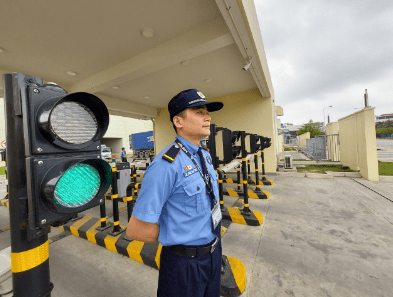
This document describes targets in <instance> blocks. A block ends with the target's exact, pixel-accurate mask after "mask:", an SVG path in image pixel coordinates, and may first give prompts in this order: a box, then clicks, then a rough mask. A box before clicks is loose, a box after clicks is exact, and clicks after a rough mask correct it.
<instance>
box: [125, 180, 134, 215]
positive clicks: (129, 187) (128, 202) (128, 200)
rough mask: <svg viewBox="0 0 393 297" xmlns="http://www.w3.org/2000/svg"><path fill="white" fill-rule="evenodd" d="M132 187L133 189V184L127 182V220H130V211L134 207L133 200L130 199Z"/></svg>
mask: <svg viewBox="0 0 393 297" xmlns="http://www.w3.org/2000/svg"><path fill="white" fill-rule="evenodd" d="M133 189H134V184H132V183H131V184H129V185H128V186H127V189H126V196H127V218H128V220H127V222H128V221H130V219H131V215H132V211H133V209H134V201H133V200H132V196H133V192H134V191H133Z"/></svg>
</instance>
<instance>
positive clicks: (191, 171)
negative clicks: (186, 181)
mask: <svg viewBox="0 0 393 297" xmlns="http://www.w3.org/2000/svg"><path fill="white" fill-rule="evenodd" d="M197 171H198V169H196V168H194V169H191V170H189V171H187V172H184V173H183V175H184V177H188V176H190V175H191V174H194V173H195V172H197Z"/></svg>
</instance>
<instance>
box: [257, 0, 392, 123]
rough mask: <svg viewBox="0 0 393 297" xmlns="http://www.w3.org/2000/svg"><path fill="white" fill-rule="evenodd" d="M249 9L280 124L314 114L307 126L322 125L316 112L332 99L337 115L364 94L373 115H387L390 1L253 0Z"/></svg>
mask: <svg viewBox="0 0 393 297" xmlns="http://www.w3.org/2000/svg"><path fill="white" fill-rule="evenodd" d="M255 5H256V11H257V15H258V19H259V23H260V27H261V32H262V38H263V40H264V45H265V51H266V56H267V60H268V65H269V70H270V72H271V77H272V81H273V87H274V91H275V97H276V104H278V105H281V106H282V107H283V108H284V114H285V116H284V118H283V119H282V121H283V122H286V121H288V122H295V123H294V124H296V123H297V124H300V123H302V122H308V120H310V118H312V117H313V116H314V115H315V117H319V119H317V118H316V119H313V120H314V121H318V120H323V113H322V109H323V107H325V106H328V105H331V104H333V103H331V102H332V100H333V101H334V102H335V105H336V107H335V110H337V111H338V114H342V113H344V110H347V111H346V112H348V110H349V109H348V108H349V106H351V105H352V106H353V107H356V106H359V104H358V102H359V98H360V100H362V98H363V94H364V89H369V93H370V99H371V96H372V97H373V98H374V96H375V95H376V94H378V95H377V96H378V100H375V103H377V104H378V106H377V109H376V114H378V113H380V110H383V112H382V113H384V112H393V108H392V107H389V106H388V103H387V102H389V101H391V98H392V91H391V85H393V84H392V80H393V72H392V71H391V65H392V64H393V55H392V52H393V38H391V32H392V31H393V20H392V18H391V15H392V14H393V2H392V1H366V0H362V1H302V2H299V1H289V0H277V1H258V0H255ZM382 89H383V90H384V92H381V91H380V90H382ZM374 94H375V95H374ZM333 98H334V99H333ZM335 98H340V99H335ZM385 104H386V105H385ZM374 106H375V105H374ZM360 107H362V105H361V106H360ZM389 108H391V110H388V109H389ZM287 115H288V118H287ZM292 115H293V116H292ZM295 115H296V116H295ZM344 115H345V114H344ZM333 118H334V117H333ZM299 121H300V123H299Z"/></svg>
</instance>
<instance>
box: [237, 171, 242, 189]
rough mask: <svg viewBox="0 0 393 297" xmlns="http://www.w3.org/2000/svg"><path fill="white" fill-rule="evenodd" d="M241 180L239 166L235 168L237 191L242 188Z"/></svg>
mask: <svg viewBox="0 0 393 297" xmlns="http://www.w3.org/2000/svg"><path fill="white" fill-rule="evenodd" d="M240 186H241V181H240V167H239V168H238V169H237V190H236V191H237V192H241V191H242V189H241V188H240Z"/></svg>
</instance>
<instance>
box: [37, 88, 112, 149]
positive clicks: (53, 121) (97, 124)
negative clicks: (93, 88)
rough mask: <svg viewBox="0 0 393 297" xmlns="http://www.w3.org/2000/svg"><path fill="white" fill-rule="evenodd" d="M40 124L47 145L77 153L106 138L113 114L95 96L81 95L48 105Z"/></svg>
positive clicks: (56, 99)
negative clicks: (48, 143) (77, 150)
mask: <svg viewBox="0 0 393 297" xmlns="http://www.w3.org/2000/svg"><path fill="white" fill-rule="evenodd" d="M36 121H37V122H36V123H37V128H38V130H39V132H40V133H41V134H42V136H44V138H45V140H46V141H48V142H50V143H52V144H54V145H56V146H59V147H61V148H64V149H71V150H74V149H82V148H85V147H88V146H90V145H92V144H93V143H94V142H96V141H98V140H100V139H101V138H102V137H103V136H104V135H105V133H106V131H107V129H108V126H109V112H108V109H107V108H106V106H105V104H104V102H102V101H101V99H99V98H98V97H96V96H95V95H93V94H89V93H84V92H78V93H72V94H68V95H65V96H60V97H53V98H49V99H47V100H46V101H44V102H43V103H42V104H41V106H40V107H39V108H38V110H37V113H36ZM37 146H38V144H37Z"/></svg>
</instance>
